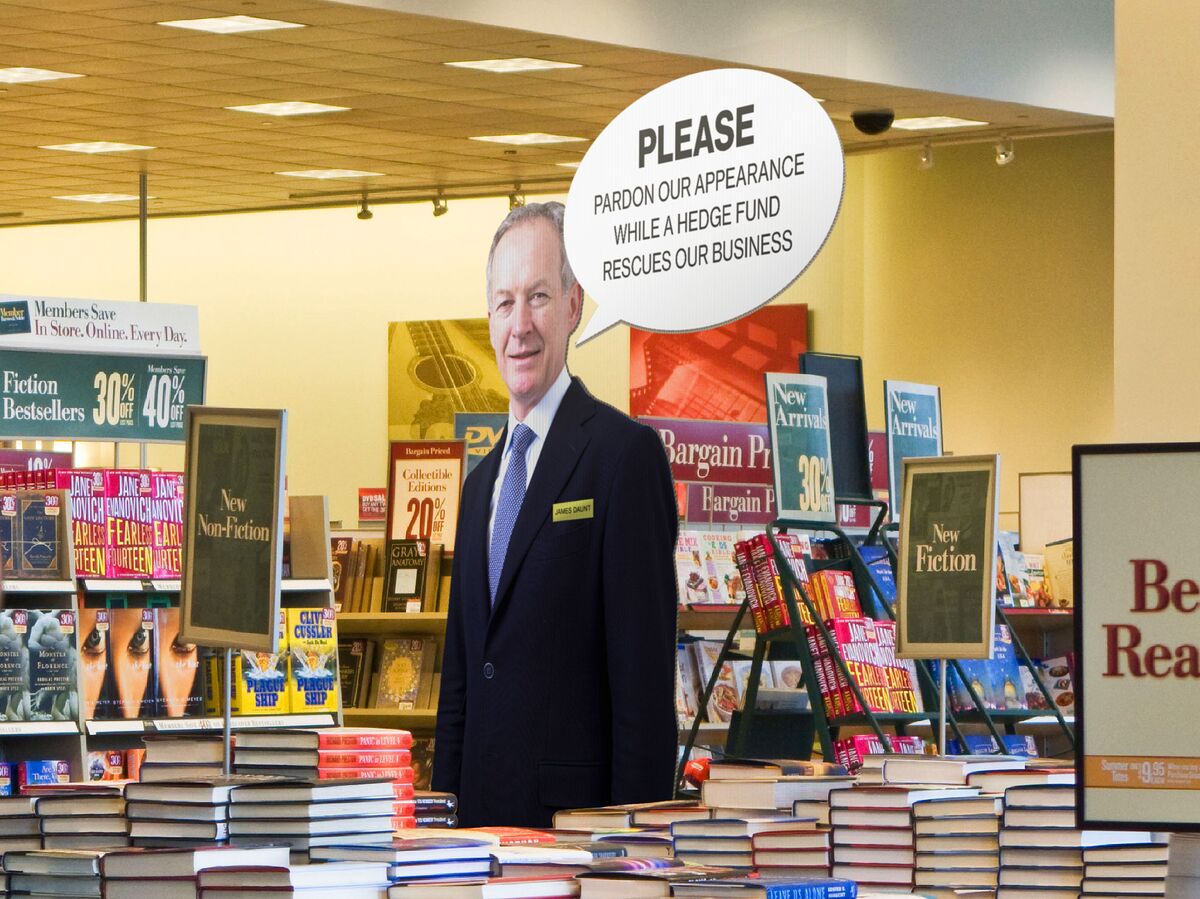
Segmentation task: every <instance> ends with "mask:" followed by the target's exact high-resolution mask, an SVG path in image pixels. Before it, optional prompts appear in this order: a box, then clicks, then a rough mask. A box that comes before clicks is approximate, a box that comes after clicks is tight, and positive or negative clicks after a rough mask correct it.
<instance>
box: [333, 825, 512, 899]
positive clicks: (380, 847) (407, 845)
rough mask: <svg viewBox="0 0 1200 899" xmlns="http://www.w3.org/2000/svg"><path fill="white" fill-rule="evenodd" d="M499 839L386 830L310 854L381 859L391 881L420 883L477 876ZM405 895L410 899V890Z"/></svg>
mask: <svg viewBox="0 0 1200 899" xmlns="http://www.w3.org/2000/svg"><path fill="white" fill-rule="evenodd" d="M410 833H411V832H410ZM498 843H499V840H498V838H495V837H491V838H489V837H486V836H482V835H477V836H471V837H467V836H455V837H439V836H433V835H432V833H430V832H426V833H425V834H422V835H421V836H405V837H392V835H391V834H388V835H387V837H386V839H385V840H384V841H382V842H379V843H378V844H372V843H361V842H358V843H356V842H355V841H353V840H342V841H340V842H338V843H336V844H333V845H328V846H315V847H313V848H312V850H310V852H309V858H310V859H311V860H312V861H314V862H317V861H347V862H384V863H386V864H387V865H388V869H387V875H388V879H389V880H390V881H392V882H394V883H421V882H423V881H428V880H436V879H439V878H441V879H451V878H453V879H456V880H468V879H475V880H480V879H483V878H486V877H487V876H489V875H490V874H491V873H492V871H493V861H492V856H491V850H492V848H493V847H494V846H496V845H497V844H498ZM404 895H405V896H406V897H409V899H411V896H410V894H404ZM518 895H524V894H518ZM535 895H536V894H535Z"/></svg>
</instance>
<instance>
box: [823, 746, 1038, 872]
mask: <svg viewBox="0 0 1200 899" xmlns="http://www.w3.org/2000/svg"><path fill="white" fill-rule="evenodd" d="M1024 766H1025V759H1021V758H1015V757H1012V756H927V755H905V754H893V755H884V756H869V757H868V758H867V759H866V760H864V769H865V770H869V771H871V772H877V778H872V779H877V780H878V781H879V783H872V784H861V783H860V784H859V785H857V786H855V787H853V788H852V789H849V790H838V791H836V792H834V793H833V794H831V796H830V803H831V806H832V808H831V811H830V823H831V824H832V825H833V869H832V872H833V876H834V877H846V878H849V879H852V880H856V881H858V882H859V883H862V884H867V885H869V886H872V887H877V888H884V889H912V887H913V886H914V885H915V883H916V869H917V863H918V859H917V849H916V826H915V823H914V821H915V818H914V813H913V809H914V808H915V807H917V806H918V805H919V804H920V803H923V802H928V801H935V800H968V799H973V798H976V797H978V796H979V795H980V792H981V791H980V788H979V787H978V786H973V785H970V784H969V779H970V777H971V776H972V775H973V774H978V773H982V772H985V771H1001V772H1005V771H1011V770H1020V769H1022V768H1024ZM983 806H984V804H981V805H980V807H979V808H980V809H983ZM993 807H994V803H993ZM921 862H922V863H923V867H925V868H928V869H929V871H930V873H928V874H926V875H925V877H927V878H933V879H941V878H942V877H943V875H942V874H939V873H935V872H936V870H937V867H938V865H937V863H936V861H935V860H934V859H933V858H932V857H923V858H922V859H921ZM952 864H961V862H959V861H955V862H952ZM967 864H968V865H969V864H970V862H968V863H967ZM945 876H946V877H947V878H955V877H959V876H963V875H960V874H959V873H953V874H946V875H945Z"/></svg>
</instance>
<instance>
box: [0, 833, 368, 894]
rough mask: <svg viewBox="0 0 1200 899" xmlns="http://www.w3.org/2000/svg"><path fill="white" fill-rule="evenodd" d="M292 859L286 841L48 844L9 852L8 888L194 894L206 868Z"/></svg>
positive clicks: (279, 863)
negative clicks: (183, 845)
mask: <svg viewBox="0 0 1200 899" xmlns="http://www.w3.org/2000/svg"><path fill="white" fill-rule="evenodd" d="M287 863H288V855H287V847H286V846H261V847H258V848H255V849H244V850H236V849H229V848H228V847H210V848H207V849H176V850H166V851H156V852H144V851H141V850H137V849H133V850H129V849H125V850H122V849H115V850H111V851H105V850H75V851H73V852H63V851H57V850H50V849H45V850H30V851H16V852H8V853H5V855H4V870H5V872H6V873H7V875H8V887H9V890H10V891H11V892H12V893H14V894H21V895H31V896H69V897H74V896H80V897H87V896H104V897H106V899H150V897H153V899H195V897H196V895H197V875H198V874H199V873H200V872H202V871H205V870H208V869H210V868H221V867H238V866H274V867H279V866H284V867H286V865H287ZM372 899H374V897H372Z"/></svg>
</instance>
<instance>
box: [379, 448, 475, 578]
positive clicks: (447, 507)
mask: <svg viewBox="0 0 1200 899" xmlns="http://www.w3.org/2000/svg"><path fill="white" fill-rule="evenodd" d="M463 457H464V446H463V443H462V441H461V440H403V441H393V442H392V446H391V463H390V467H389V470H388V523H387V536H388V539H389V540H428V541H429V542H430V543H440V544H442V547H443V551H444V552H445V554H446V555H453V554H454V533H455V529H456V524H457V522H458V501H459V496H460V494H461V492H462V482H463Z"/></svg>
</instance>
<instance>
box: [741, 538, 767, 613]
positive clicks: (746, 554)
mask: <svg viewBox="0 0 1200 899" xmlns="http://www.w3.org/2000/svg"><path fill="white" fill-rule="evenodd" d="M733 558H734V561H735V562H736V563H737V568H738V572H739V573H740V574H741V575H742V584H744V585H745V588H746V596H747V598H748V599H749V600H750V616H751V617H752V618H753V619H754V630H755V631H756V632H757V633H760V634H765V633H766V632H767V616H766V614H765V613H764V612H763V603H762V591H761V589H760V588H759V586H758V579H757V578H756V577H755V575H754V565H753V563H752V562H751V561H750V544H749V542H748V541H745V540H739V541H738V542H737V543H735V544H734V547H733Z"/></svg>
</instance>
